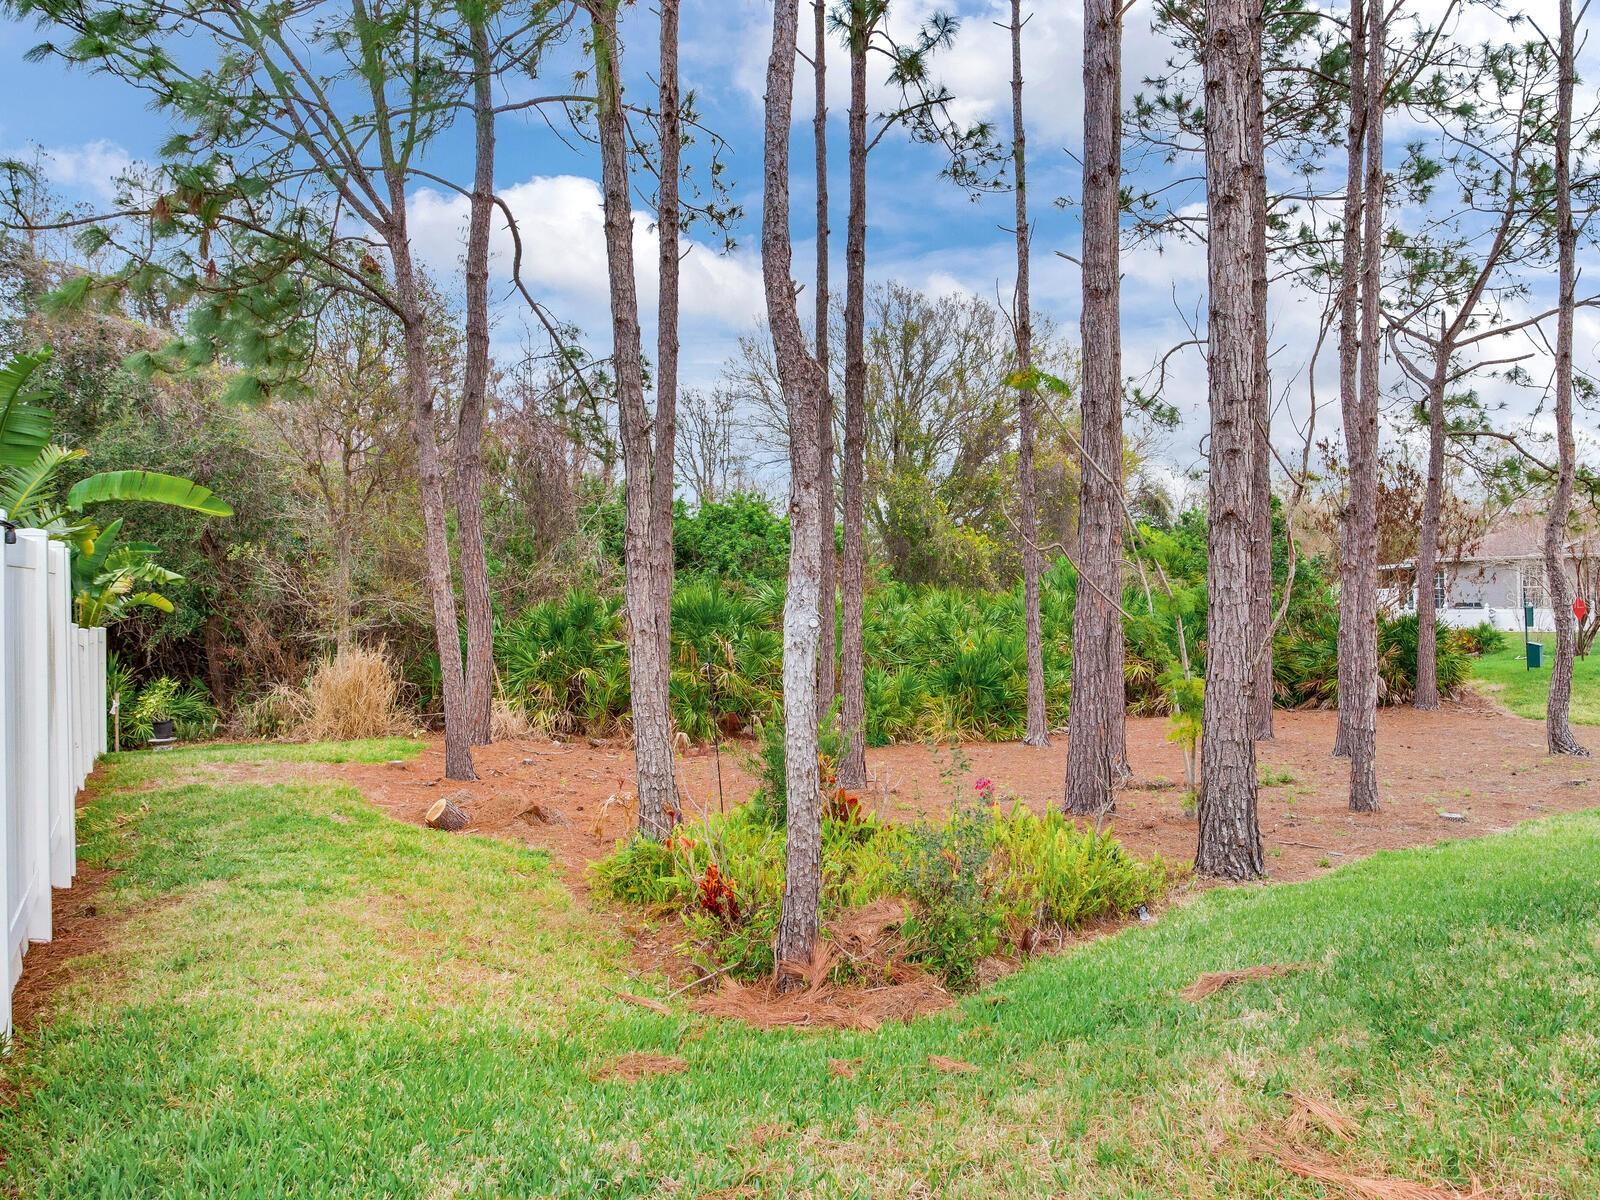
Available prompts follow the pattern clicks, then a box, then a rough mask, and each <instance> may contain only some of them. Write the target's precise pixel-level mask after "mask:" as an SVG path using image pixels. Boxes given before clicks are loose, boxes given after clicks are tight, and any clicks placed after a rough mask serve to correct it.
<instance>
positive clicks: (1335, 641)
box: [1272, 610, 1472, 708]
mask: <svg viewBox="0 0 1600 1200" xmlns="http://www.w3.org/2000/svg"><path fill="white" fill-rule="evenodd" d="M1434 661H1435V663H1436V665H1437V670H1438V680H1439V692H1440V694H1441V695H1449V694H1450V693H1452V692H1455V691H1457V690H1459V689H1460V688H1461V686H1462V685H1463V684H1464V683H1466V681H1467V678H1468V677H1469V676H1470V675H1471V673H1472V655H1471V654H1470V653H1469V652H1468V651H1467V649H1466V648H1465V646H1464V644H1463V642H1462V640H1461V639H1460V638H1458V637H1456V636H1455V631H1454V630H1452V629H1451V628H1450V627H1449V626H1448V625H1445V624H1443V623H1442V622H1441V623H1440V624H1439V626H1438V633H1437V641H1436V645H1435V656H1434ZM1272 670H1273V680H1274V684H1275V687H1276V690H1277V693H1278V703H1279V704H1282V705H1287V706H1288V707H1291V708H1332V707H1334V706H1335V705H1337V704H1338V702H1339V619H1338V613H1337V611H1336V610H1335V611H1333V612H1331V613H1329V614H1327V615H1325V616H1323V617H1321V618H1320V619H1318V620H1317V621H1315V622H1313V623H1311V624H1308V625H1305V626H1302V627H1300V628H1298V629H1291V630H1289V631H1287V632H1282V633H1280V634H1279V636H1278V638H1277V639H1276V640H1275V642H1274V643H1273V662H1272ZM1378 679H1379V684H1380V688H1379V702H1380V703H1382V704H1406V703H1409V702H1410V700H1411V698H1412V696H1414V695H1415V694H1416V690H1417V615H1416V614H1415V613H1407V614H1405V615H1403V616H1400V617H1387V616H1383V615H1382V614H1380V615H1379V617H1378Z"/></svg>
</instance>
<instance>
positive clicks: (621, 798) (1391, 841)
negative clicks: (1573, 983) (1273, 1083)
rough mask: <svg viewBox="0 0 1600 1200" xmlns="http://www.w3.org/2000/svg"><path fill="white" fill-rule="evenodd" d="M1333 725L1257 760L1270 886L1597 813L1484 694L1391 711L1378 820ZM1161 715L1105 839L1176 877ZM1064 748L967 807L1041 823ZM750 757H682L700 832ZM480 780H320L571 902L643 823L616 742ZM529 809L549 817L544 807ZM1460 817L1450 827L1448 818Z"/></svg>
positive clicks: (992, 761)
mask: <svg viewBox="0 0 1600 1200" xmlns="http://www.w3.org/2000/svg"><path fill="white" fill-rule="evenodd" d="M1336 724H1337V716H1336V714H1334V713H1331V712H1285V711H1280V712H1278V713H1277V714H1276V717H1275V726H1276V734H1277V736H1276V738H1275V739H1274V740H1272V741H1270V742H1264V743H1262V744H1261V745H1260V747H1259V751H1258V753H1259V758H1260V761H1261V763H1262V765H1263V768H1266V769H1270V770H1271V771H1273V772H1275V773H1279V774H1281V773H1283V772H1287V773H1288V774H1289V775H1291V776H1292V777H1293V780H1294V782H1292V783H1286V784H1278V785H1275V786H1272V787H1266V788H1262V789H1261V795H1260V805H1259V809H1260V821H1261V832H1262V840H1263V843H1264V845H1265V849H1266V853H1267V869H1268V872H1269V875H1270V877H1271V878H1272V879H1273V880H1275V881H1287V880H1297V879H1307V878H1311V877H1313V876H1316V875H1320V874H1322V873H1324V872H1325V871H1327V870H1328V869H1329V868H1331V867H1335V866H1339V865H1340V864H1342V863H1346V862H1351V861H1353V860H1355V859H1357V858H1363V857H1365V856H1366V855H1368V854H1371V853H1373V852H1374V851H1377V850H1385V849H1399V848H1404V847H1409V846H1426V845H1431V844H1433V843H1435V842H1438V841H1443V840H1446V839H1456V838H1463V837H1479V836H1482V835H1484V834H1488V833H1497V832H1501V831H1503V830H1506V829H1509V828H1511V827H1512V826H1514V825H1516V824H1517V823H1518V822H1520V821H1524V820H1527V819H1528V818H1530V817H1538V816H1544V815H1548V814H1552V813H1558V812H1572V811H1575V810H1578V809H1584V808H1593V807H1595V806H1597V805H1600V759H1576V758H1567V757H1564V756H1563V757H1552V756H1550V755H1549V754H1547V753H1546V752H1545V735H1544V725H1543V723H1542V722H1539V721H1526V720H1523V719H1521V718H1520V717H1514V716H1511V715H1509V714H1507V713H1505V712H1503V711H1500V710H1498V709H1495V708H1493V707H1492V706H1490V705H1489V704H1488V703H1486V702H1485V701H1484V700H1482V699H1481V698H1478V697H1470V696H1469V697H1467V698H1466V699H1465V700H1463V701H1462V702H1456V703H1449V704H1447V705H1446V706H1445V707H1444V708H1442V709H1439V710H1438V711H1436V712H1418V711H1417V710H1415V709H1411V708H1393V709H1383V710H1381V711H1380V712H1379V714H1378V775H1379V781H1380V785H1381V803H1382V809H1381V811H1379V812H1378V813H1376V814H1368V813H1352V812H1351V811H1350V809H1349V804H1348V788H1349V783H1348V771H1349V767H1348V765H1347V764H1346V763H1345V762H1344V760H1342V759H1335V758H1333V757H1332V756H1331V750H1332V747H1333V735H1334V729H1335V726H1336ZM1166 732H1167V722H1166V719H1165V718H1162V717H1130V718H1129V719H1128V756H1129V760H1130V762H1131V763H1132V765H1133V768H1134V779H1133V781H1132V782H1131V783H1130V785H1129V786H1128V788H1127V789H1126V790H1124V791H1123V792H1122V793H1121V794H1120V795H1119V796H1118V800H1117V810H1116V812H1114V813H1112V814H1111V815H1110V816H1109V817H1108V819H1107V822H1106V824H1107V826H1108V827H1109V828H1110V829H1111V831H1112V832H1113V833H1115V834H1116V836H1117V837H1118V838H1119V839H1120V840H1121V841H1122V843H1123V845H1125V846H1126V847H1127V848H1128V849H1129V850H1130V851H1132V852H1133V853H1135V854H1140V855H1148V854H1151V853H1160V854H1161V855H1162V856H1163V857H1165V858H1166V859H1168V860H1169V861H1172V862H1180V861H1187V860H1189V859H1191V858H1193V856H1194V844H1195V822H1194V818H1193V817H1192V816H1187V815H1185V814H1184V812H1183V795H1182V789H1181V787H1177V786H1173V784H1174V783H1179V782H1181V781H1182V779H1183V759H1182V753H1181V751H1180V750H1179V749H1178V747H1177V746H1175V745H1173V744H1172V743H1171V742H1169V741H1167V740H1166ZM1066 745H1067V744H1066V738H1065V736H1057V737H1056V738H1054V739H1053V741H1052V743H1051V745H1050V746H1048V747H1046V748H1042V749H1041V748H1035V747H1031V746H1024V745H1022V744H1021V743H1019V742H982V743H972V744H969V745H966V746H963V747H962V754H963V755H964V756H965V758H966V760H967V771H966V773H965V774H964V775H962V776H960V777H959V778H958V780H957V784H958V787H959V789H960V790H961V792H962V798H964V799H965V798H970V797H971V795H972V792H971V785H972V783H973V781H974V780H976V779H977V778H979V777H983V776H987V777H988V778H989V779H991V780H993V781H994V783H995V785H996V788H997V789H998V791H999V792H1000V794H1001V795H1003V796H1008V797H1009V796H1015V797H1017V798H1019V799H1021V800H1022V801H1023V802H1024V803H1026V804H1028V805H1029V806H1030V807H1032V808H1034V809H1036V810H1039V811H1043V810H1044V809H1046V808H1047V807H1049V806H1051V805H1053V804H1059V803H1060V799H1061V781H1062V779H1063V778H1064V777H1065V769H1066ZM752 750H753V747H752V746H751V745H749V744H748V743H737V744H725V745H724V746H723V747H722V751H721V755H720V762H721V780H722V791H721V793H720V794H719V792H718V783H717V765H718V758H717V756H716V755H714V754H713V752H712V750H710V749H709V748H703V747H695V748H691V749H690V750H688V752H687V753H684V754H682V755H680V757H679V769H678V779H679V789H680V792H681V793H682V798H683V807H684V812H685V814H686V815H687V816H689V817H691V818H692V817H696V816H699V815H701V814H703V813H706V812H716V811H718V810H719V808H731V807H733V806H734V805H736V804H739V803H742V802H743V801H745V800H747V799H749V797H750V794H751V793H752V792H753V791H754V789H755V786H756V782H757V781H756V778H755V775H754V774H753V773H752V772H751V771H749V770H748V769H747V768H746V759H747V758H748V756H749V754H750V753H751V752H752ZM473 754H474V757H475V760H476V762H477V767H478V775H479V778H478V780H477V782H475V783H466V784H456V783H453V782H452V783H448V784H447V783H445V782H444V781H443V780H442V774H443V765H444V764H443V749H442V744H441V743H440V742H439V741H438V739H437V738H435V739H432V740H430V742H429V744H428V748H427V749H426V750H425V751H424V752H423V753H422V754H421V755H420V756H418V757H417V758H415V759H410V760H407V761H405V762H401V763H395V764H383V763H378V764H370V763H368V764H361V763H345V764H338V765H333V766H318V767H316V768H315V770H316V772H317V774H318V776H319V777H322V778H328V777H334V778H341V779H344V780H347V781H348V782H350V783H352V784H354V785H356V786H357V787H359V788H360V789H361V790H362V791H363V792H364V793H365V794H366V795H367V796H368V797H369V798H370V799H371V800H372V801H373V802H374V803H376V804H378V805H379V806H381V807H382V808H384V809H386V810H387V811H389V812H390V813H392V814H393V815H394V816H396V817H398V818H400V819H401V820H405V821H411V822H413V823H416V824H420V823H421V820H422V814H423V813H424V812H426V811H427V808H428V805H429V804H431V803H432V802H433V800H434V799H436V798H437V797H438V794H439V792H438V789H439V788H440V787H441V786H443V787H447V788H450V789H456V788H459V789H460V790H462V791H463V792H465V793H466V795H467V796H468V797H470V800H471V803H470V804H468V805H466V807H467V809H468V811H469V813H470V814H471V816H472V824H471V825H470V826H469V827H468V832H474V833H488V834H494V835H497V836H502V837H509V838H512V839H514V840H517V841H521V842H524V843H526V844H528V845H531V846H538V847H541V848H543V849H546V850H549V851H550V852H551V853H552V854H553V855H554V856H555V859H556V862H557V864H558V866H559V867H560V869H561V870H562V872H563V875H564V876H565V878H566V879H567V881H568V882H569V883H571V884H572V885H573V887H574V888H575V889H577V890H579V891H580V892H581V891H582V890H583V888H584V869H585V867H586V866H587V865H588V864H589V863H590V862H593V861H594V860H595V859H597V858H600V857H603V856H604V855H605V854H607V853H609V852H610V850H611V848H612V847H613V845H615V843H616V841H617V840H618V839H619V838H622V837H625V836H627V834H628V833H629V832H630V831H631V830H632V827H633V820H634V812H635V809H634V797H633V755H632V754H631V752H630V751H629V750H628V748H627V745H626V744H625V743H624V742H622V741H620V740H617V739H598V738H595V739H590V738H578V739H576V740H565V739H563V740H552V739H547V738H530V739H524V740H520V741H513V742H500V743H496V744H495V745H492V746H484V747H480V748H478V749H476V750H475V751H474V752H473ZM950 765H951V759H950V754H949V752H948V751H944V750H937V749H932V748H930V747H928V746H926V745H922V744H911V745H900V746H885V747H882V748H876V749H869V750H868V751H867V767H868V773H869V775H870V776H871V777H872V786H871V787H869V788H868V789H867V790H866V792H864V793H863V795H862V803H863V804H864V805H866V806H867V807H868V808H870V809H872V810H874V811H876V812H877V813H879V814H880V815H881V816H884V817H887V818H889V819H893V820H914V819H917V818H919V817H938V816H942V815H944V814H947V813H948V812H949V811H950V806H951V803H952V799H953V797H952V796H951V795H950V793H949V786H948V773H949V767H950ZM533 806H537V807H536V808H534V807H533ZM1440 809H1444V810H1446V811H1448V812H1453V813H1460V814H1461V815H1462V816H1464V817H1465V820H1462V821H1451V820H1446V819H1445V818H1442V817H1440V816H1439V810H1440Z"/></svg>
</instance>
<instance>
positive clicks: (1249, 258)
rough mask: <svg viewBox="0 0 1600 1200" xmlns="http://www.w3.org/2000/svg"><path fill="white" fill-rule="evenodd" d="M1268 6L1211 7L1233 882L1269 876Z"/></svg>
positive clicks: (1214, 537)
mask: <svg viewBox="0 0 1600 1200" xmlns="http://www.w3.org/2000/svg"><path fill="white" fill-rule="evenodd" d="M1261 22H1262V0H1210V2H1209V3H1208V4H1207V6H1206V14H1205V31H1204V34H1203V41H1202V53H1201V61H1202V67H1203V70H1204V79H1205V123H1206V124H1205V145H1206V151H1205V159H1206V227H1207V238H1206V243H1207V245H1206V263H1207V279H1208V286H1209V289H1210V299H1209V315H1208V319H1207V325H1206V328H1207V335H1206V336H1207V363H1208V368H1209V369H1208V373H1207V374H1208V392H1209V400H1210V407H1211V445H1210V458H1211V462H1210V483H1209V494H1208V502H1209V512H1208V515H1207V547H1208V562H1207V566H1206V586H1207V589H1208V593H1209V596H1208V608H1207V616H1206V621H1207V624H1206V700H1205V713H1204V717H1203V720H1202V726H1203V728H1202V735H1201V744H1200V753H1201V757H1200V805H1199V840H1198V844H1197V846H1196V850H1195V869H1196V870H1197V871H1199V872H1200V873H1201V874H1202V875H1209V876H1213V877H1216V878H1221V879H1258V878H1260V877H1261V875H1262V874H1263V873H1264V871H1265V866H1264V862H1263V859H1262V853H1261V830H1260V826H1259V824H1258V822H1257V814H1256V746H1255V737H1254V729H1253V721H1252V691H1253V688H1252V682H1251V656H1252V651H1253V647H1254V645H1255V644H1256V642H1257V640H1258V634H1257V633H1256V631H1254V630H1252V628H1251V602H1250V559H1251V537H1252V530H1253V520H1252V508H1253V504H1252V502H1253V499H1254V492H1255V485H1254V476H1255V471H1254V463H1253V460H1254V458H1255V457H1256V454H1257V452H1258V449H1259V438H1258V437H1257V434H1256V429H1255V426H1256V414H1257V407H1256V400H1255V391H1256V383H1257V363H1256V345H1257V341H1258V331H1257V330H1256V328H1255V325H1256V320H1257V312H1256V301H1255V296H1254V293H1253V289H1252V288H1249V287H1240V286H1239V281H1240V280H1245V279H1249V278H1251V271H1252V267H1253V264H1254V261H1255V245H1256V236H1255V231H1254V230H1253V229H1252V226H1253V224H1254V223H1255V221H1256V220H1257V219H1258V216H1259V215H1260V213H1259V212H1258V209H1257V207H1256V205H1255V203H1254V201H1253V200H1252V196H1253V194H1254V192H1255V189H1256V187H1257V182H1256V179H1255V176H1256V175H1257V174H1259V173H1260V172H1261V171H1262V170H1263V163H1262V162H1261V160H1260V159H1259V158H1256V157H1253V155H1252V146H1251V138H1250V127H1251V122H1252V116H1251V114H1252V113H1254V112H1256V111H1258V110H1259V109H1260V107H1261V103H1262V79H1261V58H1260V55H1259V54H1258V53H1257V52H1256V49H1257V47H1259V45H1260V37H1261V33H1260V25H1261Z"/></svg>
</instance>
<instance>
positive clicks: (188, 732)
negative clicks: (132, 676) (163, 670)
mask: <svg viewBox="0 0 1600 1200" xmlns="http://www.w3.org/2000/svg"><path fill="white" fill-rule="evenodd" d="M123 711H124V713H125V716H124V718H123V722H122V740H123V742H124V743H125V744H127V745H130V746H138V745H142V744H144V743H146V742H148V741H149V740H150V737H151V730H152V727H153V725H154V723H155V722H156V721H162V720H170V721H172V722H173V725H174V728H175V730H176V733H177V736H178V737H179V738H181V739H183V740H184V741H198V740H200V739H202V738H208V737H210V736H212V735H213V734H214V733H216V731H217V708H216V705H214V704H213V703H212V702H211V693H210V692H208V691H206V689H205V688H204V687H202V686H201V685H200V684H198V683H183V682H181V681H179V680H177V679H174V678H173V677H172V676H170V675H160V676H157V677H156V678H155V679H152V680H151V681H150V682H149V683H147V684H145V686H144V687H142V688H141V689H139V693H138V695H137V697H136V698H135V699H134V701H133V703H132V704H131V705H129V704H127V696H126V693H124V709H123Z"/></svg>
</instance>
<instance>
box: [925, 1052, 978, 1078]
mask: <svg viewBox="0 0 1600 1200" xmlns="http://www.w3.org/2000/svg"><path fill="white" fill-rule="evenodd" d="M928 1065H929V1066H930V1067H932V1068H933V1069H934V1070H936V1071H947V1072H949V1073H950V1074H951V1075H971V1074H973V1073H974V1072H975V1071H977V1069H978V1068H977V1067H975V1066H973V1065H972V1064H971V1063H969V1062H962V1061H961V1060H960V1059H959V1058H949V1057H947V1056H946V1055H943V1054H930V1055H928Z"/></svg>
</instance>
